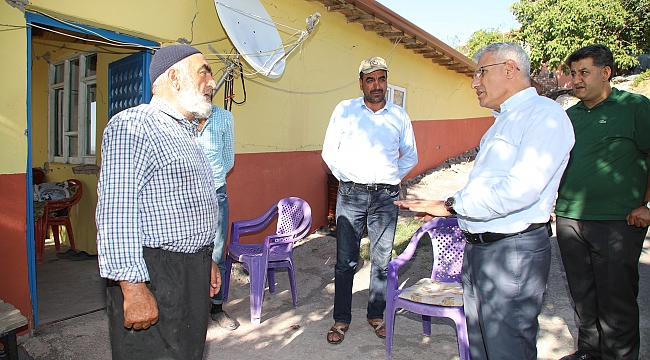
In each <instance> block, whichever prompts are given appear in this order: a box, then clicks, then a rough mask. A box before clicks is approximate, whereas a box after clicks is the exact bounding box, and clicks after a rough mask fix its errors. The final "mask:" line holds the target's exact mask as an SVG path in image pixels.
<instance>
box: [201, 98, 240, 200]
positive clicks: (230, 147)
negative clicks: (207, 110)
mask: <svg viewBox="0 0 650 360" xmlns="http://www.w3.org/2000/svg"><path fill="white" fill-rule="evenodd" d="M199 146H201V148H202V149H203V151H204V152H205V155H207V157H208V159H209V160H210V164H211V165H212V172H213V173H214V186H215V187H216V188H217V189H218V188H220V187H222V186H224V185H226V174H228V171H230V170H231V169H232V167H233V166H234V165H235V124H234V121H233V118H232V113H230V111H228V110H224V109H222V108H220V107H217V106H214V105H212V114H211V115H210V117H208V119H207V120H206V121H205V124H204V125H203V128H202V129H201V130H199Z"/></svg>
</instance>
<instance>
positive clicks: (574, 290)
mask: <svg viewBox="0 0 650 360" xmlns="http://www.w3.org/2000/svg"><path fill="white" fill-rule="evenodd" d="M646 231H647V228H637V227H635V226H629V225H627V222H626V221H625V220H612V221H596V220H573V219H568V218H564V217H558V218H557V239H558V244H559V246H560V253H561V255H562V263H563V264H564V270H565V271H566V275H567V280H568V283H569V290H570V292H571V297H572V298H573V302H574V303H575V308H574V310H575V318H576V322H577V324H578V349H579V350H583V351H586V352H588V353H590V354H591V355H593V356H594V357H596V358H597V359H601V358H602V359H638V358H639V342H640V340H639V305H638V303H637V296H638V294H639V257H640V256H641V250H642V248H643V241H644V239H645V235H646Z"/></svg>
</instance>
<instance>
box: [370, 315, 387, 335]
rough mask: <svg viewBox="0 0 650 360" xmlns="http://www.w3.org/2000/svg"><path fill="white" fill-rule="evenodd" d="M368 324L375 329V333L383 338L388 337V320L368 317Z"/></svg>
mask: <svg viewBox="0 0 650 360" xmlns="http://www.w3.org/2000/svg"><path fill="white" fill-rule="evenodd" d="M367 320H368V324H370V326H372V328H373V329H375V335H377V336H378V337H379V338H381V339H385V338H386V322H385V321H384V319H367Z"/></svg>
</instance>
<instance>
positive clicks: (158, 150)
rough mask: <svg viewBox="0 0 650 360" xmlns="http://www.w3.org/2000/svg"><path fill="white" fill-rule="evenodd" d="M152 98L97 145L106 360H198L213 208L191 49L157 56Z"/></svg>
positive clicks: (211, 276) (201, 99) (200, 81)
mask: <svg viewBox="0 0 650 360" xmlns="http://www.w3.org/2000/svg"><path fill="white" fill-rule="evenodd" d="M149 74H150V75H151V81H152V82H153V87H152V92H153V98H152V99H151V102H150V103H149V104H143V105H139V106H136V107H133V108H130V109H127V110H125V111H122V112H120V113H119V114H117V115H115V116H113V118H111V119H110V121H109V122H108V125H106V128H105V130H104V135H103V140H102V170H101V174H100V178H99V184H98V187H97V194H98V201H97V211H96V222H97V247H98V252H99V269H100V274H101V276H102V277H104V278H107V279H108V284H107V313H108V319H109V334H110V339H111V348H112V354H113V359H201V358H202V357H203V348H204V346H205V336H206V332H207V326H208V318H207V316H206V314H207V312H208V311H209V309H210V301H209V296H212V295H214V294H215V293H216V292H217V291H218V290H219V286H220V284H221V279H220V276H219V270H218V268H217V266H216V264H215V263H214V262H213V261H212V247H213V239H214V236H215V232H216V228H217V212H218V209H217V198H216V194H215V191H214V183H213V176H212V169H211V167H210V161H209V160H208V158H207V157H206V156H205V154H204V153H203V151H202V150H201V148H200V147H199V145H198V144H197V141H196V136H197V127H196V126H197V124H198V122H197V119H198V118H205V117H208V116H209V115H210V112H211V111H212V104H211V102H210V93H211V91H212V90H213V89H214V88H215V86H216V84H215V81H214V79H213V78H212V75H211V69H210V66H209V64H208V63H207V61H206V60H205V57H204V56H203V55H202V54H201V53H200V52H199V51H198V50H197V49H195V48H193V47H191V46H189V45H171V46H167V47H164V48H161V49H160V50H158V51H157V52H156V54H155V55H154V57H153V60H152V62H151V66H150V69H149Z"/></svg>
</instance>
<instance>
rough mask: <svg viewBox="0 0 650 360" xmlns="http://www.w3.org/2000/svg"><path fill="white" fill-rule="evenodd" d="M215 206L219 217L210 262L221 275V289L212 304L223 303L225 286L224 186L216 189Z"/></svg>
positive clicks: (226, 234) (225, 206) (225, 219)
mask: <svg viewBox="0 0 650 360" xmlns="http://www.w3.org/2000/svg"><path fill="white" fill-rule="evenodd" d="M217 204H218V205H219V216H218V218H217V222H218V226H217V234H216V235H215V237H214V251H213V252H212V260H213V261H214V262H215V263H216V264H217V266H218V267H219V272H220V273H221V288H220V289H219V292H218V293H217V294H215V295H214V296H213V297H212V303H213V304H217V305H218V304H222V303H223V288H224V286H225V281H224V279H225V274H226V259H225V257H224V251H223V248H224V246H225V245H226V236H228V195H226V185H223V186H222V187H220V188H218V189H217Z"/></svg>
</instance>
